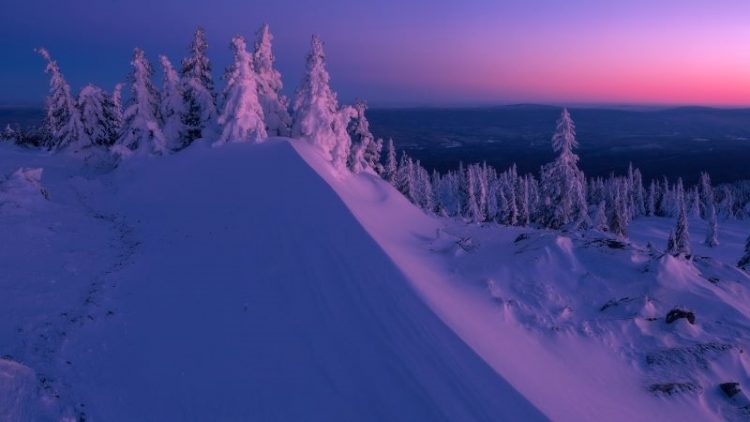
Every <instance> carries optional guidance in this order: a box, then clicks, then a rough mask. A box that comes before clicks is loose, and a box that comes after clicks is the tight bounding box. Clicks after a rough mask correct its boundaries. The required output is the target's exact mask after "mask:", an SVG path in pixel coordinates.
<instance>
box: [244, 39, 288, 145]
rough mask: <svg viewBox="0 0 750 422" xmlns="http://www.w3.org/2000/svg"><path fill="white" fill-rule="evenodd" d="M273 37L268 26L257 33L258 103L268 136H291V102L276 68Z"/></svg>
mask: <svg viewBox="0 0 750 422" xmlns="http://www.w3.org/2000/svg"><path fill="white" fill-rule="evenodd" d="M271 41H273V36H272V35H271V31H270V29H269V27H268V25H267V24H266V25H263V26H262V27H261V28H260V29H259V30H258V33H257V41H256V42H255V52H254V54H253V67H254V69H255V73H256V74H257V75H258V101H259V102H260V105H261V107H262V108H263V116H264V117H265V124H266V132H267V133H268V136H289V134H290V131H291V124H292V119H291V117H290V116H289V111H288V110H287V109H288V108H289V101H288V100H287V98H286V97H285V96H284V95H283V94H282V93H281V89H282V88H283V86H284V85H283V83H282V82H281V73H279V71H278V70H276V69H275V68H274V66H273V65H274V62H275V61H276V59H275V58H274V56H273V52H272V51H271Z"/></svg>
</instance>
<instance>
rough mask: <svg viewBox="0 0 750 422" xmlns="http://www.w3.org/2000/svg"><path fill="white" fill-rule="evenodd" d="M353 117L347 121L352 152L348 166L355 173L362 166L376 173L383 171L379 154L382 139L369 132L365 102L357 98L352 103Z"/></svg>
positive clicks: (380, 152) (381, 148)
mask: <svg viewBox="0 0 750 422" xmlns="http://www.w3.org/2000/svg"><path fill="white" fill-rule="evenodd" d="M353 108H354V112H355V115H354V118H353V119H352V121H351V122H350V123H349V128H348V132H349V136H350V138H351V140H352V154H351V156H350V158H349V168H350V169H351V170H352V171H354V172H355V173H357V172H359V171H361V170H362V169H364V168H370V169H372V170H373V171H375V172H376V173H377V174H381V173H382V172H383V165H382V164H381V163H380V156H381V154H382V151H383V141H382V140H381V139H378V140H375V137H374V136H373V135H372V133H371V132H370V122H368V121H367V117H366V116H365V110H367V103H365V102H364V101H362V100H359V99H358V100H357V101H356V102H355V103H354V106H353Z"/></svg>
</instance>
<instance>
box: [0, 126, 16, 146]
mask: <svg viewBox="0 0 750 422" xmlns="http://www.w3.org/2000/svg"><path fill="white" fill-rule="evenodd" d="M0 139H2V140H3V142H13V143H16V140H17V139H18V132H17V131H16V130H15V129H13V128H12V127H11V126H10V124H7V125H5V129H3V132H2V134H0Z"/></svg>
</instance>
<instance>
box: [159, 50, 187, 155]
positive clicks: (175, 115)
mask: <svg viewBox="0 0 750 422" xmlns="http://www.w3.org/2000/svg"><path fill="white" fill-rule="evenodd" d="M159 61H160V62H161V68H162V70H163V72H164V74H163V76H162V88H161V96H160V97H161V98H160V100H161V102H160V105H159V112H160V117H161V124H162V132H163V133H164V137H165V138H166V139H167V144H168V146H169V147H170V149H174V150H177V149H180V148H181V147H183V146H184V143H183V140H184V138H185V124H184V123H183V122H182V119H183V117H184V115H185V111H186V108H185V93H184V92H183V90H182V88H183V85H182V81H181V79H180V76H179V75H178V74H177V71H176V70H175V69H174V67H173V66H172V62H170V61H169V58H167V56H164V55H161V56H159Z"/></svg>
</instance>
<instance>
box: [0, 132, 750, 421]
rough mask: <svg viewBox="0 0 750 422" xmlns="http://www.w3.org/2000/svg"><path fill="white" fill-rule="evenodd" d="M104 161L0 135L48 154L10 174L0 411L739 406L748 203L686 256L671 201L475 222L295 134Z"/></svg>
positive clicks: (5, 186)
mask: <svg viewBox="0 0 750 422" xmlns="http://www.w3.org/2000/svg"><path fill="white" fill-rule="evenodd" d="M94 162H95V161H92V162H91V163H88V164H85V165H81V163H80V162H79V161H77V160H75V159H71V158H66V157H65V156H64V155H48V154H44V153H39V152H35V151H28V150H20V149H17V148H15V147H10V146H7V145H0V174H2V175H5V174H12V173H13V172H14V171H15V170H16V169H18V168H19V167H27V168H31V169H33V168H43V172H42V181H41V186H37V184H36V182H34V180H33V179H34V177H35V176H34V175H35V174H38V173H37V172H36V171H35V170H28V171H27V172H22V173H17V174H16V176H12V177H11V178H10V179H7V180H6V179H3V180H0V229H2V232H3V233H5V234H6V236H7V237H6V239H9V240H8V241H4V242H2V244H1V245H0V265H1V266H2V268H6V269H8V270H7V271H4V272H3V273H0V292H2V293H3V294H2V295H0V416H2V417H0V419H7V420H59V419H60V416H70V417H71V418H77V417H82V416H85V418H86V420H94V421H97V420H106V421H110V420H114V421H117V420H160V421H161V420H367V419H372V420H505V419H512V420H537V419H546V418H551V419H554V420H563V421H567V420H570V421H573V420H575V421H578V420H644V421H645V420H727V419H729V420H742V419H744V418H746V417H747V409H750V407H747V406H748V405H749V404H750V401H748V399H747V397H746V396H745V393H744V392H741V393H740V394H738V395H736V396H734V397H733V398H732V399H728V398H727V397H725V395H724V394H723V393H722V392H721V391H720V390H719V387H718V385H719V383H723V382H738V383H739V386H740V387H742V386H748V385H750V376H749V375H748V374H749V372H748V369H747V368H750V365H748V362H747V359H746V357H745V356H746V353H745V350H746V348H747V345H748V343H750V334H749V333H750V306H749V305H748V303H750V302H749V300H750V289H748V285H750V277H748V276H747V274H745V273H744V272H741V271H739V270H737V269H735V268H734V267H733V263H734V261H736V259H737V258H738V257H739V255H740V254H741V251H742V240H743V238H744V233H745V232H747V231H748V225H747V223H746V222H731V223H723V224H722V225H721V226H720V230H721V232H720V237H719V239H720V241H721V242H722V243H721V245H720V246H719V247H718V248H707V247H705V246H703V245H699V240H700V239H702V237H703V235H704V231H705V226H704V224H705V223H703V222H701V221H691V236H692V238H693V240H694V241H693V246H694V250H695V252H696V257H695V258H694V260H693V261H692V262H684V261H681V260H676V259H673V258H671V257H664V256H662V254H661V253H660V251H659V250H658V249H659V248H661V246H662V245H660V243H662V242H663V239H664V238H666V233H667V231H668V230H669V229H670V228H671V227H672V226H673V225H674V221H672V220H669V219H661V218H652V219H640V220H636V221H635V222H634V223H633V224H632V226H631V227H630V236H631V238H632V239H633V240H632V241H631V242H628V243H622V244H620V243H617V242H614V243H613V242H611V239H610V238H608V237H606V236H604V235H602V234H599V233H595V232H590V233H586V234H585V236H583V235H580V234H572V233H559V232H554V231H548V230H535V229H530V228H519V227H502V226H497V225H494V224H492V225H466V224H465V223H463V222H459V221H453V220H450V219H444V218H436V217H431V216H427V215H425V214H424V213H422V212H421V211H420V210H418V209H417V208H415V207H414V206H412V205H411V204H410V203H409V202H408V201H407V200H406V199H405V198H403V197H402V196H401V195H400V194H399V193H398V192H396V191H395V190H394V189H393V188H392V187H391V186H389V185H388V184H387V183H385V182H384V181H382V180H381V179H379V178H378V177H377V176H374V175H372V174H368V173H363V174H359V175H351V174H345V175H343V174H341V173H339V172H336V171H334V170H333V168H332V167H331V166H330V165H329V164H328V163H327V162H326V161H325V160H324V159H323V158H322V156H321V155H320V154H319V152H318V150H317V149H315V148H314V147H312V146H310V145H309V144H307V143H304V142H301V141H290V140H283V139H273V140H270V141H269V142H267V143H265V144H261V145H247V144H244V145H242V144H230V145H226V146H223V147H221V148H210V147H207V146H205V145H201V144H200V143H198V144H195V145H193V146H191V148H188V149H187V150H185V151H182V152H180V153H179V154H175V155H172V156H168V157H162V158H154V159H146V158H138V159H133V160H129V161H126V162H123V163H122V164H121V165H120V166H119V167H118V168H117V169H116V170H115V171H113V172H105V171H103V169H102V168H100V167H99V166H97V165H93V164H92V163H94ZM29 178H30V179H29ZM647 242H651V243H652V244H653V245H655V248H654V249H649V248H647V246H646V244H647ZM674 307H681V308H684V309H688V310H690V311H694V312H695V316H696V321H695V324H690V323H688V322H687V321H686V320H685V319H681V320H678V321H677V322H674V323H672V324H667V323H666V322H665V315H666V313H667V312H668V311H669V310H671V309H672V308H674ZM654 386H656V387H654Z"/></svg>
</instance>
